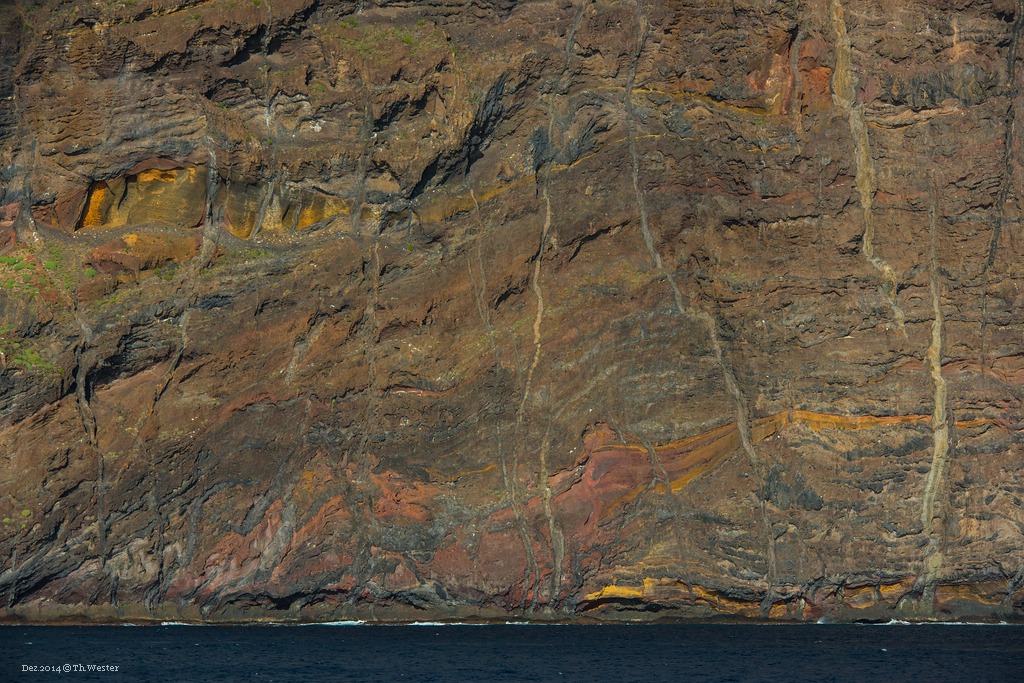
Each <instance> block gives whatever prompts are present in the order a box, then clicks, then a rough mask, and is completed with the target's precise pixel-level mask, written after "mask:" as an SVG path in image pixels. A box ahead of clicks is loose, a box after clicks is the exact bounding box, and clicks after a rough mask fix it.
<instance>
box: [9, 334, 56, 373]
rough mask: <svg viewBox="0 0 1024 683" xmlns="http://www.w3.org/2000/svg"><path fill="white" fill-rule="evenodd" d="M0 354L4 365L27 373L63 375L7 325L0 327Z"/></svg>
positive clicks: (31, 344)
mask: <svg viewBox="0 0 1024 683" xmlns="http://www.w3.org/2000/svg"><path fill="white" fill-rule="evenodd" d="M0 354H2V358H3V361H4V363H5V364H6V365H13V366H15V367H18V368H21V369H22V370H26V371H28V372H35V373H39V374H42V375H63V374H64V371H63V370H60V369H58V368H57V366H56V365H54V364H53V363H52V362H51V361H50V360H49V359H47V358H46V357H44V356H43V354H42V353H41V352H40V350H39V349H38V347H36V345H35V344H33V343H32V342H30V341H28V340H26V339H24V338H22V337H21V336H20V335H19V334H18V333H17V332H16V331H15V330H14V327H13V326H12V325H10V324H8V323H5V324H3V325H0Z"/></svg>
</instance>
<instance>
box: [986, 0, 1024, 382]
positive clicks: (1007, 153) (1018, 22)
mask: <svg viewBox="0 0 1024 683" xmlns="http://www.w3.org/2000/svg"><path fill="white" fill-rule="evenodd" d="M1022 28H1024V0H1017V14H1016V16H1015V17H1014V22H1013V29H1012V34H1011V36H1010V47H1009V50H1008V52H1007V57H1006V74H1007V79H1008V81H1009V82H1008V84H1007V85H1008V90H1009V92H1008V97H1009V100H1010V102H1009V106H1008V107H1007V110H1006V128H1005V130H1004V132H1003V172H1002V177H1001V178H1000V182H999V193H998V194H997V195H996V206H995V220H994V221H993V223H992V238H991V240H990V241H989V245H988V254H987V255H986V257H985V263H984V264H982V268H981V276H980V278H981V281H982V282H981V344H980V346H981V353H980V354H979V355H980V358H979V359H978V366H979V367H980V368H981V373H982V376H984V374H985V355H986V353H985V332H986V328H987V327H988V276H989V271H990V270H991V269H992V266H993V265H994V264H995V262H996V252H997V251H998V249H999V238H1000V236H1001V235H1002V231H1003V222H1004V221H1005V220H1006V200H1007V199H1008V198H1009V196H1010V183H1011V180H1012V178H1013V145H1014V139H1015V137H1016V135H1015V133H1016V131H1015V130H1014V128H1015V126H1014V123H1015V120H1016V117H1017V108H1016V106H1014V103H1015V102H1016V101H1017V96H1018V94H1019V93H1020V88H1018V86H1017V48H1018V46H1019V45H1020V34H1021V29H1022Z"/></svg>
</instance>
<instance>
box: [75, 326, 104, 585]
mask: <svg viewBox="0 0 1024 683" xmlns="http://www.w3.org/2000/svg"><path fill="white" fill-rule="evenodd" d="M76 317H77V316H76ZM78 324H79V327H80V328H81V330H82V337H83V341H82V342H80V343H79V345H78V346H76V347H75V356H76V358H75V361H76V365H77V367H76V369H75V399H76V401H77V404H78V415H79V417H80V418H81V420H82V430H83V431H84V432H85V438H86V441H87V442H88V444H89V447H90V448H91V449H92V452H93V453H94V454H95V455H96V536H97V548H96V552H97V554H98V555H99V560H100V568H101V571H102V570H105V569H106V564H107V491H106V489H107V480H106V473H105V472H104V471H103V451H102V450H100V445H99V441H98V440H97V438H96V415H95V414H94V413H93V410H92V405H91V404H90V403H89V389H88V386H87V383H88V381H89V369H88V368H87V367H86V366H85V364H84V359H83V357H82V356H83V354H84V351H85V344H86V343H87V341H85V340H88V339H90V338H91V336H92V334H91V330H89V329H88V328H87V327H86V326H85V323H84V322H82V321H81V320H79V321H78Z"/></svg>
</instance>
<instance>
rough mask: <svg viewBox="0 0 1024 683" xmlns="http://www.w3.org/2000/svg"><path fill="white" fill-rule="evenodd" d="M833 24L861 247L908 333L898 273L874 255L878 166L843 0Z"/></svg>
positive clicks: (835, 94)
mask: <svg viewBox="0 0 1024 683" xmlns="http://www.w3.org/2000/svg"><path fill="white" fill-rule="evenodd" d="M832 28H833V30H834V31H835V34H836V69H835V73H834V74H833V76H832V100H833V102H835V104H836V106H837V107H839V108H840V109H841V110H843V111H844V112H846V114H847V117H848V118H849V121H850V134H851V135H852V137H853V145H854V154H853V161H854V165H855V175H856V184H857V194H858V195H860V207H861V212H862V213H863V215H864V226H863V227H864V236H863V237H862V238H861V244H860V251H861V253H862V254H864V258H865V259H866V260H867V262H868V263H869V264H870V265H871V267H872V268H874V269H875V270H877V271H878V273H879V274H880V275H881V276H882V289H883V293H884V295H885V300H886V302H887V303H888V304H889V308H891V309H892V315H893V318H894V319H895V320H896V326H897V327H899V329H900V331H901V332H902V333H903V335H904V336H906V334H907V331H906V327H905V322H906V316H904V314H903V311H902V310H901V309H900V307H899V305H898V304H897V303H896V293H897V292H896V290H897V285H898V282H897V277H896V273H895V271H893V269H892V266H890V265H889V264H888V263H886V262H885V261H884V260H883V259H881V258H879V257H878V256H876V255H875V220H874V215H873V213H872V206H873V202H874V196H875V188H876V184H875V167H874V164H873V163H872V161H871V143H870V141H869V140H868V127H867V124H866V123H865V121H864V108H863V106H862V105H860V104H857V102H856V90H855V87H854V82H853V66H852V63H851V53H852V47H851V45H850V36H849V34H848V33H847V32H846V21H845V20H844V19H843V6H842V4H841V3H840V0H832Z"/></svg>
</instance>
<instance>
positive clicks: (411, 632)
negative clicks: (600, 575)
mask: <svg viewBox="0 0 1024 683" xmlns="http://www.w3.org/2000/svg"><path fill="white" fill-rule="evenodd" d="M101 666H107V667H117V668H116V670H112V669H108V670H101V669H96V668H90V667H101ZM32 667H36V669H35V670H33V669H32ZM54 669H56V671H54ZM0 681H3V682H5V683H6V682H7V681H62V682H63V681H154V682H160V681H187V682H188V683H199V682H201V681H310V682H317V681H331V682H332V683H333V682H340V683H347V682H349V681H353V682H354V681H381V682H384V681H387V682H388V683H392V682H394V681H422V682H425V683H430V682H434V683H442V682H444V683H448V682H452V683H455V682H460V683H461V682H465V681H480V682H481V683H483V682H487V683H490V682H497V681H517V682H518V681H587V682H592V681H673V682H692V681H742V682H747V681H799V682H801V683H802V682H804V681H857V682H862V681H886V682H891V681H915V682H920V681H926V682H929V683H934V682H935V681H957V682H959V681H967V682H969V683H983V682H986V681H999V682H1002V681H1024V626H1021V625H1013V626H1006V625H991V626H978V625H971V626H968V625H952V624H951V625H931V624H929V625H903V624H892V625H831V624H817V625H734V624H673V625H668V624H657V625H614V626H612V625H609V626H597V625H587V626H582V625H572V626H553V625H547V626H542V625H486V626H462V625H443V626H442V625H432V624H423V625H408V626H368V625H345V624H338V625H333V626H330V625H318V626H177V625H164V626H137V627H128V626H89V627H69V626H59V627H58V626H30V627H26V626H0Z"/></svg>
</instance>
